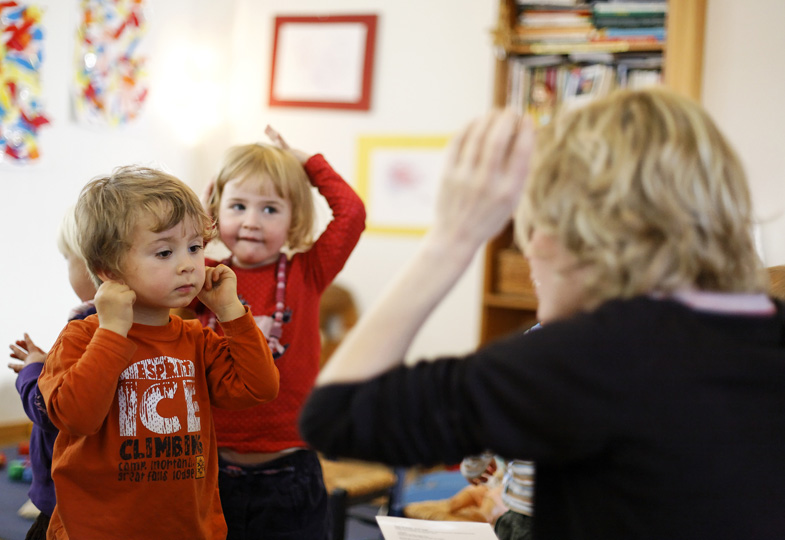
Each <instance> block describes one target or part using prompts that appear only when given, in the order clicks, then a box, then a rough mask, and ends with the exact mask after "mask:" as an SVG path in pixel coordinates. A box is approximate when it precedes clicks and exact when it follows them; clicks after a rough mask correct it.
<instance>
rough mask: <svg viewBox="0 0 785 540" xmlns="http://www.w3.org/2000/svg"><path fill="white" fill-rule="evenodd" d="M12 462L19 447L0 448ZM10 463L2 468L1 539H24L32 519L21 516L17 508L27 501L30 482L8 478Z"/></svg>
mask: <svg viewBox="0 0 785 540" xmlns="http://www.w3.org/2000/svg"><path fill="white" fill-rule="evenodd" d="M0 452H3V453H4V454H5V457H6V460H7V461H8V463H10V462H11V461H12V460H14V459H17V458H18V457H19V454H18V452H17V447H16V446H12V447H6V448H0ZM8 463H6V466H5V467H3V468H2V469H0V539H2V540H24V538H25V535H27V531H28V529H30V526H31V525H32V524H33V522H32V521H30V520H27V519H24V518H21V517H19V515H18V514H17V513H16V512H17V510H19V508H20V507H21V506H22V505H23V504H24V503H25V501H27V491H28V490H29V489H30V484H27V483H24V482H15V481H12V480H11V479H10V478H8Z"/></svg>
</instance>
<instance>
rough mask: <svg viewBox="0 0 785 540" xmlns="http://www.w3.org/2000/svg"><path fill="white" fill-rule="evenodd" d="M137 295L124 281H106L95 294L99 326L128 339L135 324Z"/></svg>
mask: <svg viewBox="0 0 785 540" xmlns="http://www.w3.org/2000/svg"><path fill="white" fill-rule="evenodd" d="M135 301H136V293H135V292H134V291H132V290H131V288H130V287H128V285H126V284H125V283H123V282H122V281H112V280H108V281H104V282H103V283H101V286H100V287H99V288H98V292H96V293H95V309H96V311H97V312H98V325H99V327H101V328H105V329H106V330H111V331H112V332H116V333H118V334H120V335H121V336H124V337H127V336H128V331H129V330H130V329H131V326H132V325H133V324H134V302H135Z"/></svg>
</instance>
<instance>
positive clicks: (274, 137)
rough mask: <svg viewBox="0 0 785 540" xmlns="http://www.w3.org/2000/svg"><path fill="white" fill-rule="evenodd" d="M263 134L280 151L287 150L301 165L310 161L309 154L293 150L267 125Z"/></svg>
mask: <svg viewBox="0 0 785 540" xmlns="http://www.w3.org/2000/svg"><path fill="white" fill-rule="evenodd" d="M264 134H265V135H267V137H269V138H270V140H271V141H272V142H273V144H274V145H275V146H277V147H278V148H280V149H282V150H287V151H288V152H289V153H291V154H292V155H293V156H294V157H295V158H297V161H299V162H300V164H301V165H305V162H306V161H308V160H309V159H310V157H311V156H310V155H309V154H307V153H305V152H303V151H302V150H295V149H294V148H292V147H291V146H289V143H287V142H286V141H285V140H284V138H283V137H281V134H280V133H278V132H277V131H275V130H274V129H273V127H272V126H270V125H268V126H267V127H266V128H265V129H264Z"/></svg>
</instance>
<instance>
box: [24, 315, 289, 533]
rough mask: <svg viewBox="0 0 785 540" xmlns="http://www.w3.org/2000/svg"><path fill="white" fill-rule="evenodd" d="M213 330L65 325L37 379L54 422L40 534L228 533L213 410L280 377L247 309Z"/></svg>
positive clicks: (261, 393) (266, 390) (261, 395)
mask: <svg viewBox="0 0 785 540" xmlns="http://www.w3.org/2000/svg"><path fill="white" fill-rule="evenodd" d="M221 327H222V329H223V332H224V336H218V335H217V334H216V333H215V332H214V331H213V330H210V329H205V328H202V326H201V324H199V322H198V321H183V320H182V319H180V318H179V317H175V316H172V317H171V320H170V322H169V324H167V325H166V326H145V325H138V324H134V325H133V327H132V328H131V330H130V331H129V332H128V337H127V338H125V337H123V336H121V335H119V334H116V333H114V332H111V331H108V330H104V329H101V328H98V318H97V316H91V317H88V318H87V319H85V320H84V321H74V322H71V323H69V325H68V326H67V327H66V328H65V330H63V332H62V333H61V334H60V337H59V338H58V340H57V342H56V343H55V345H54V346H53V347H52V350H51V351H50V352H49V355H48V356H47V360H46V364H45V366H44V371H43V372H42V374H41V377H40V379H39V387H40V389H41V393H42V394H43V396H44V399H45V401H46V407H47V411H48V413H49V417H50V419H51V420H52V422H53V423H54V424H55V425H56V426H57V427H58V428H59V429H60V435H59V436H58V438H57V441H56V443H55V448H54V456H53V462H52V478H53V479H54V482H55V490H56V493H57V506H56V508H55V511H54V513H53V515H52V519H51V523H50V526H49V532H48V534H47V538H55V539H58V540H59V539H63V538H75V539H80V538H125V539H136V538H138V539H148V538H167V537H168V538H193V539H201V538H204V539H208V538H209V539H213V538H225V536H226V524H225V522H224V518H223V513H222V510H221V503H220V498H219V496H218V464H217V456H218V452H217V445H216V437H215V431H214V427H213V419H212V413H211V409H212V407H211V406H212V405H216V406H219V407H222V408H228V409H242V408H246V407H250V406H253V405H257V404H259V403H263V402H265V401H269V400H271V399H273V398H275V397H276V395H277V393H278V384H279V375H278V370H277V368H276V367H275V364H274V363H273V359H272V355H271V354H270V350H269V348H268V347H267V342H266V340H265V338H264V335H263V334H262V333H261V331H259V329H258V327H257V326H256V324H255V322H254V319H253V316H252V315H251V313H250V311H247V312H246V314H245V315H243V316H242V317H240V318H238V319H235V320H233V321H228V322H225V323H221Z"/></svg>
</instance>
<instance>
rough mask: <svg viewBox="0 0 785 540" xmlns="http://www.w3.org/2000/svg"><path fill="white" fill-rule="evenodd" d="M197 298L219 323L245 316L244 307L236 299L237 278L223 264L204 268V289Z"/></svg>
mask: <svg viewBox="0 0 785 540" xmlns="http://www.w3.org/2000/svg"><path fill="white" fill-rule="evenodd" d="M198 297H199V300H201V302H202V303H203V304H204V305H205V306H207V307H208V308H209V309H210V311H212V312H213V313H215V316H216V317H218V320H219V321H231V320H234V319H237V318H238V317H242V316H243V315H244V314H245V306H243V304H242V302H240V299H239V298H237V276H236V275H235V273H234V272H233V271H232V269H231V268H229V267H228V266H226V265H225V264H219V265H218V266H215V267H212V266H208V267H206V268H205V273H204V287H202V290H201V291H200V292H199V296H198Z"/></svg>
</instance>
